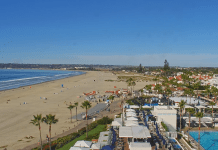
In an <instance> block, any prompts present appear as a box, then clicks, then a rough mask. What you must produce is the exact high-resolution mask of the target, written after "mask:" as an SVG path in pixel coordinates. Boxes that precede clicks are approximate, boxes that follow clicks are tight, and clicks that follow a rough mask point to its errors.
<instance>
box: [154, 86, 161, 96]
mask: <svg viewBox="0 0 218 150" xmlns="http://www.w3.org/2000/svg"><path fill="white" fill-rule="evenodd" d="M154 90H156V91H157V92H158V93H159V94H160V93H163V90H162V87H161V85H160V84H157V85H155V87H154Z"/></svg>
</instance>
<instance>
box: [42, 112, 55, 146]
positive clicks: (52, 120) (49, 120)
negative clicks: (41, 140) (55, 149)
mask: <svg viewBox="0 0 218 150" xmlns="http://www.w3.org/2000/svg"><path fill="white" fill-rule="evenodd" d="M42 121H44V122H45V123H46V124H48V125H49V135H50V138H49V147H50V150H51V124H56V123H57V122H58V119H55V115H54V116H53V115H52V114H49V115H46V117H43V118H42Z"/></svg>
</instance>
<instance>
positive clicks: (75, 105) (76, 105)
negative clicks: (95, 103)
mask: <svg viewBox="0 0 218 150" xmlns="http://www.w3.org/2000/svg"><path fill="white" fill-rule="evenodd" d="M74 107H76V121H78V120H77V107H78V102H76V103H74ZM71 118H72V116H71Z"/></svg>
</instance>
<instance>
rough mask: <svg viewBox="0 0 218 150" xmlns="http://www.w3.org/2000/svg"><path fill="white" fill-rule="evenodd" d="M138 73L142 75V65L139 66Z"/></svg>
mask: <svg viewBox="0 0 218 150" xmlns="http://www.w3.org/2000/svg"><path fill="white" fill-rule="evenodd" d="M138 72H139V73H142V65H141V64H140V65H139V69H138Z"/></svg>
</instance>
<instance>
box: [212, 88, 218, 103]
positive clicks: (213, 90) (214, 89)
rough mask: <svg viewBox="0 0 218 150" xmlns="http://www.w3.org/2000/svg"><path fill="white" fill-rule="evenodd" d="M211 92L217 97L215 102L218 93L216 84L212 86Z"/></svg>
mask: <svg viewBox="0 0 218 150" xmlns="http://www.w3.org/2000/svg"><path fill="white" fill-rule="evenodd" d="M211 92H212V93H213V95H214V97H215V103H216V97H217V93H218V89H217V88H216V87H214V86H212V87H211Z"/></svg>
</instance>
